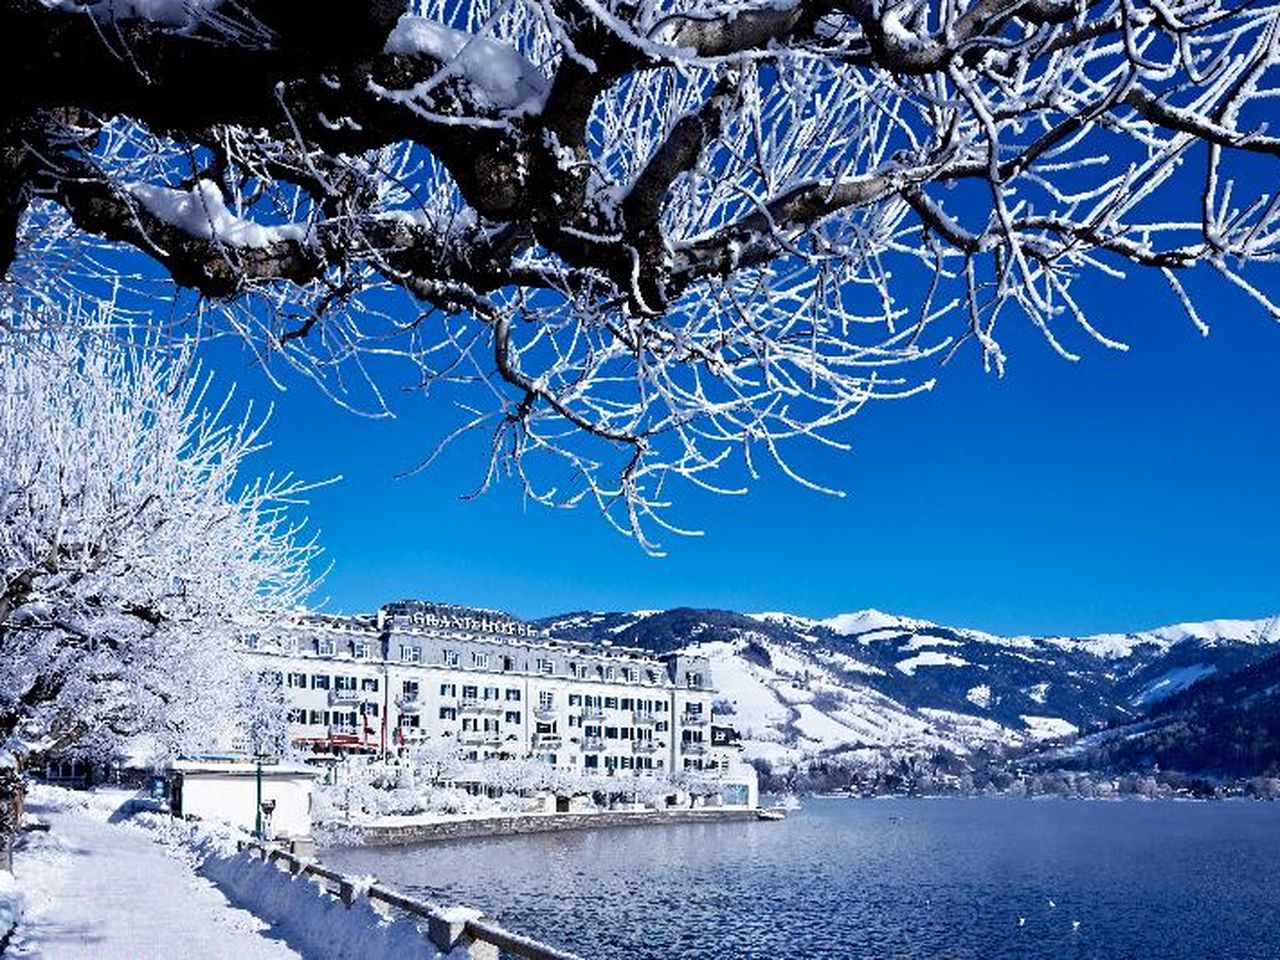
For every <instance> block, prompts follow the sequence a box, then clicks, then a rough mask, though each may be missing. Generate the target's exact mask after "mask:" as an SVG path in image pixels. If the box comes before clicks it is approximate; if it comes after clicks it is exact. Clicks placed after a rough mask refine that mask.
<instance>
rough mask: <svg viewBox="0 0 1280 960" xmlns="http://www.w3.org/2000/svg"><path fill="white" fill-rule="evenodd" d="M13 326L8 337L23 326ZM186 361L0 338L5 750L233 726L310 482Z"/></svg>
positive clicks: (72, 343) (60, 339) (281, 610)
mask: <svg viewBox="0 0 1280 960" xmlns="http://www.w3.org/2000/svg"><path fill="white" fill-rule="evenodd" d="M20 338H22V342H19V339H20ZM189 361H190V355H189V353H187V354H179V355H177V356H176V357H170V356H169V355H168V354H165V353H159V352H155V351H152V350H150V349H148V348H147V347H146V346H145V345H142V346H134V347H128V346H122V345H120V344H118V343H115V342H112V341H109V340H105V339H96V338H93V337H91V336H85V335H81V336H79V337H76V336H71V335H63V334H50V333H47V332H35V333H28V334H23V333H20V332H13V331H12V330H11V331H10V334H9V337H8V339H7V342H6V344H5V349H4V350H3V352H0V664H3V669H2V670H0V752H4V751H6V750H18V751H19V752H26V753H30V754H33V755H36V756H39V755H41V754H44V753H47V752H54V751H59V750H63V749H73V750H76V751H81V752H93V751H97V750H99V749H102V750H108V749H110V748H112V747H116V746H119V745H120V743H121V741H122V739H123V738H126V737H130V736H132V735H134V734H137V733H140V732H145V733H147V734H148V735H149V736H151V737H153V738H154V740H153V743H154V744H155V745H156V746H158V747H161V748H164V747H168V748H174V747H178V748H187V749H191V748H200V747H202V746H207V745H209V743H210V742H211V741H212V742H216V740H217V738H218V737H219V735H220V734H224V735H230V734H231V733H232V731H234V730H235V725H236V723H237V721H239V720H242V719H244V718H243V717H242V716H240V715H239V713H238V711H237V708H236V703H237V699H238V698H239V697H241V695H242V691H243V689H244V681H245V678H246V673H247V670H248V667H247V666H246V665H244V663H243V661H242V659H241V658H240V657H239V656H238V654H237V650H238V649H239V641H240V640H242V639H243V637H244V635H245V634H246V633H249V632H252V631H255V630H258V629H262V628H263V626H265V625H267V624H270V623H271V622H272V620H273V619H274V618H276V617H279V616H281V615H283V614H286V613H287V612H288V611H290V610H291V609H293V608H294V607H295V605H296V604H297V603H299V602H300V601H301V599H302V598H303V597H304V596H305V594H306V593H307V592H308V590H309V588H310V585H311V579H310V573H309V569H308V568H309V564H310V562H311V561H312V560H313V559H314V557H315V555H316V553H317V550H316V547H315V546H314V543H313V541H312V540H310V539H308V538H304V537H302V536H300V534H301V530H300V527H299V526H298V525H297V524H296V523H294V522H293V521H291V520H290V518H289V509H290V505H291V504H293V503H296V502H297V498H298V495H299V494H300V493H302V492H303V491H304V490H305V487H304V486H303V485H302V484H300V483H299V482H297V481H296V480H294V479H292V478H290V477H271V478H268V479H266V480H261V481H252V480H249V479H247V478H245V477H244V476H242V475H241V471H242V468H243V466H244V460H245V458H246V457H247V456H249V455H250V454H251V453H253V451H254V450H255V449H257V448H258V447H259V446H260V442H261V441H260V430H261V426H260V424H258V423H257V422H256V421H255V420H252V419H249V418H248V415H246V418H245V419H242V420H238V421H237V420H231V419H228V417H227V412H228V404H229V401H230V398H227V399H226V400H223V401H222V403H221V406H220V407H216V408H212V409H211V408H208V407H206V406H205V402H206V401H207V400H208V399H210V393H209V388H210V383H209V380H208V378H202V377H201V376H200V375H199V371H198V369H192V368H191V365H190V363H189Z"/></svg>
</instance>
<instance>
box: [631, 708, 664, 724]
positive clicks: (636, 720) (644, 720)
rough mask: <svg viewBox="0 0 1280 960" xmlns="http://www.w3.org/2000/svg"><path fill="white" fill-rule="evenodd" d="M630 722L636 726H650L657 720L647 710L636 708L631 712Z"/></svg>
mask: <svg viewBox="0 0 1280 960" xmlns="http://www.w3.org/2000/svg"><path fill="white" fill-rule="evenodd" d="M631 722H632V723H633V724H634V725H635V726H637V727H651V726H653V725H654V724H655V723H657V722H658V718H657V717H655V716H654V715H653V714H652V713H650V712H649V711H647V710H637V711H636V712H635V713H633V714H631Z"/></svg>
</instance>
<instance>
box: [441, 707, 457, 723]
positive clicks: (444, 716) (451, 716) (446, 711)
mask: <svg viewBox="0 0 1280 960" xmlns="http://www.w3.org/2000/svg"><path fill="white" fill-rule="evenodd" d="M440 719H441V720H457V719H458V711H457V710H456V709H455V708H453V707H441V708H440Z"/></svg>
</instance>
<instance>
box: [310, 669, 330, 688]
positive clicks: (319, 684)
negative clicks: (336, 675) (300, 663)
mask: <svg viewBox="0 0 1280 960" xmlns="http://www.w3.org/2000/svg"><path fill="white" fill-rule="evenodd" d="M311 689H312V690H328V689H329V675H328V674H327V673H313V674H312V675H311Z"/></svg>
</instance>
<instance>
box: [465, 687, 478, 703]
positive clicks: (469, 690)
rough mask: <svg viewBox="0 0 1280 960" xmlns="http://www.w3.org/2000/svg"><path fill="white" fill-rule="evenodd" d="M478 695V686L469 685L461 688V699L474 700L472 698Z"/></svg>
mask: <svg viewBox="0 0 1280 960" xmlns="http://www.w3.org/2000/svg"><path fill="white" fill-rule="evenodd" d="M478 696H480V689H479V688H478V687H469V686H468V687H463V688H462V699H463V700H474V699H476V697H478Z"/></svg>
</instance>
